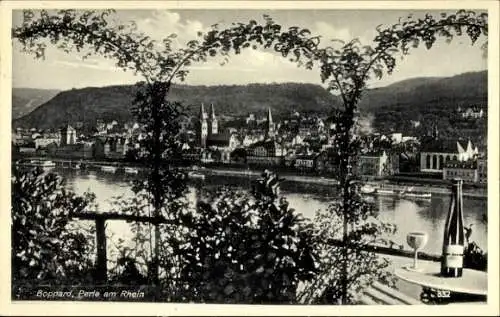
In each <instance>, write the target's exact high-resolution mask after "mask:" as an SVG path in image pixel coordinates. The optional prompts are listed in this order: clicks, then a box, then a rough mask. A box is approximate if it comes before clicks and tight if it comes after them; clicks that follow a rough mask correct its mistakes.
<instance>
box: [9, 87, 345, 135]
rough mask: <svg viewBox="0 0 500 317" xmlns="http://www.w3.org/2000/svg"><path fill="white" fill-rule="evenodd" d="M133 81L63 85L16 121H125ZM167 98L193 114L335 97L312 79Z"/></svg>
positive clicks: (309, 103) (305, 104)
mask: <svg viewBox="0 0 500 317" xmlns="http://www.w3.org/2000/svg"><path fill="white" fill-rule="evenodd" d="M134 89H135V88H134V86H109V87H102V88H83V89H73V90H69V91H63V92H61V93H59V94H57V95H56V96H55V97H54V98H53V99H51V100H50V101H48V102H46V103H45V104H43V105H42V106H40V107H38V108H37V109H35V110H34V111H33V112H32V113H30V114H28V115H26V116H24V117H22V118H20V119H18V120H15V121H14V122H13V125H14V126H15V127H18V126H21V127H39V128H50V127H57V126H61V125H63V124H65V123H72V122H76V121H82V122H84V125H86V126H87V125H93V124H95V122H96V120H97V119H104V120H118V121H126V120H130V119H132V117H131V113H130V108H131V105H132V100H133V99H134V97H135V92H134V91H135V90H134ZM170 97H171V99H172V100H176V101H181V102H183V103H184V104H185V105H186V111H187V112H188V113H191V114H195V113H197V112H198V111H199V105H200V104H201V103H202V102H203V103H205V104H210V103H213V104H214V105H215V109H216V112H217V114H218V115H247V114H248V113H250V112H260V113H262V114H264V112H265V111H266V110H267V108H271V109H272V110H273V112H274V113H275V114H279V113H289V112H290V111H292V110H297V111H317V112H325V111H327V110H328V109H330V107H332V105H334V104H335V103H336V98H335V97H333V96H332V95H330V94H329V93H328V92H326V91H325V90H324V89H323V88H322V87H320V86H317V85H313V84H297V83H287V84H251V85H244V86H186V85H178V86H174V87H173V88H172V91H171V96H170Z"/></svg>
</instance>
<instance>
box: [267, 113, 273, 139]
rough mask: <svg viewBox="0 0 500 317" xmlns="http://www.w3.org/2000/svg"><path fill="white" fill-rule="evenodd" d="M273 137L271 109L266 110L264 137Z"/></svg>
mask: <svg viewBox="0 0 500 317" xmlns="http://www.w3.org/2000/svg"><path fill="white" fill-rule="evenodd" d="M273 136H274V123H273V116H272V114H271V108H268V109H267V123H266V137H268V138H271V137H273Z"/></svg>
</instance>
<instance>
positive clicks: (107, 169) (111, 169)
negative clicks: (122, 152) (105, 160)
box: [101, 165, 118, 173]
mask: <svg viewBox="0 0 500 317" xmlns="http://www.w3.org/2000/svg"><path fill="white" fill-rule="evenodd" d="M117 169H118V167H116V166H109V165H104V166H101V171H103V172H109V173H115V172H116V170H117Z"/></svg>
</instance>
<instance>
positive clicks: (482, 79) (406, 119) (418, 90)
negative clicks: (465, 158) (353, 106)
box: [360, 71, 488, 142]
mask: <svg viewBox="0 0 500 317" xmlns="http://www.w3.org/2000/svg"><path fill="white" fill-rule="evenodd" d="M487 77H488V73H487V72H486V71H482V72H471V73H464V74H460V75H457V76H453V77H446V78H435V77H432V78H415V79H409V80H405V81H401V82H397V83H395V84H392V85H389V86H387V87H383V88H378V89H372V90H369V91H367V92H366V94H365V96H364V97H363V99H362V101H361V102H360V110H361V111H368V112H371V113H373V114H374V120H373V127H374V128H375V129H377V130H378V131H381V132H388V131H405V132H406V133H413V134H415V135H422V134H425V133H426V131H428V130H429V129H430V128H431V126H432V125H437V126H438V129H439V131H440V132H441V134H442V135H443V136H447V137H453V138H459V137H464V138H468V137H471V138H473V139H477V140H479V141H481V142H483V141H485V140H486V139H485V136H486V123H487V122H486V121H487V120H486V119H483V120H479V121H478V120H476V121H474V120H473V121H470V120H462V118H461V117H460V116H459V115H458V114H457V112H456V110H457V108H458V107H462V108H467V107H470V106H473V105H478V106H481V107H483V109H485V110H487V105H488V78H487ZM412 121H418V122H419V124H420V126H419V127H417V128H414V127H413V126H412Z"/></svg>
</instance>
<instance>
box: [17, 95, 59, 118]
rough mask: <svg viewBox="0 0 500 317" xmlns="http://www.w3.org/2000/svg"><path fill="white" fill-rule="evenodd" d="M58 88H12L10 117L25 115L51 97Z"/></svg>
mask: <svg viewBox="0 0 500 317" xmlns="http://www.w3.org/2000/svg"><path fill="white" fill-rule="evenodd" d="M58 92H59V90H49V89H35V88H13V89H12V119H17V118H20V117H22V116H25V115H27V114H28V113H30V112H31V111H33V110H34V109H35V108H37V107H38V106H40V105H42V104H44V103H46V102H47V101H49V100H50V99H52V98H53V97H54V96H55V95H57V93H58Z"/></svg>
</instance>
